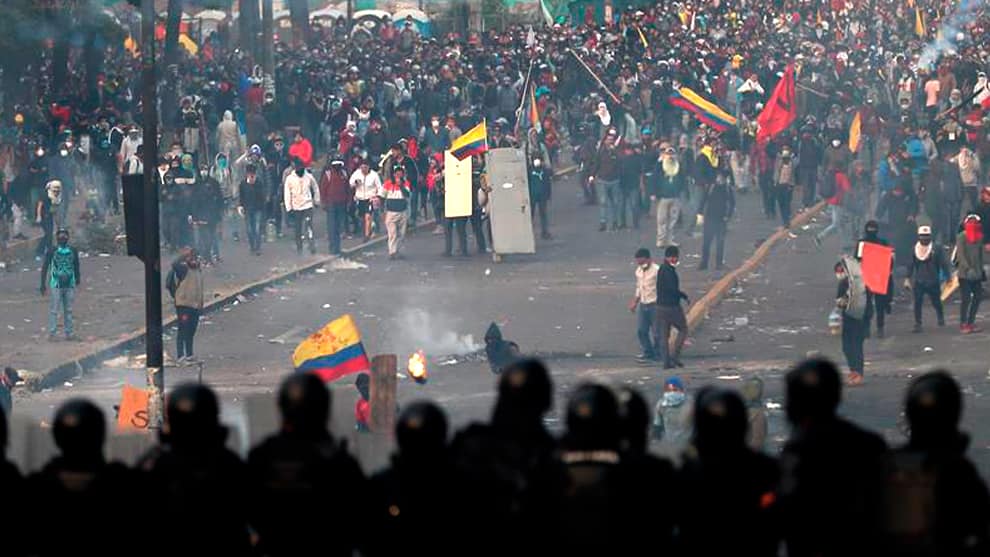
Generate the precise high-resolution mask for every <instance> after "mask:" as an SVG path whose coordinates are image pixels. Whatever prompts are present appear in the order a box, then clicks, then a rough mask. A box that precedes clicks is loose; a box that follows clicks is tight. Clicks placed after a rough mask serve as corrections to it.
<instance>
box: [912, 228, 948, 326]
mask: <svg viewBox="0 0 990 557" xmlns="http://www.w3.org/2000/svg"><path fill="white" fill-rule="evenodd" d="M949 274H950V272H949V265H948V263H947V262H946V257H945V251H944V250H943V249H942V248H941V247H940V246H936V245H935V243H934V242H933V241H932V228H931V227H930V226H919V227H918V242H917V243H916V244H915V245H914V254H913V256H912V259H911V275H910V278H911V289H912V290H913V291H914V328H913V329H912V332H915V333H920V332H921V305H922V303H923V302H924V300H925V296H928V297H929V298H930V299H931V301H932V306H933V307H934V308H935V317H936V319H937V320H938V326H939V327H944V326H945V316H944V315H943V312H942V288H941V287H942V276H945V277H948V276H949Z"/></svg>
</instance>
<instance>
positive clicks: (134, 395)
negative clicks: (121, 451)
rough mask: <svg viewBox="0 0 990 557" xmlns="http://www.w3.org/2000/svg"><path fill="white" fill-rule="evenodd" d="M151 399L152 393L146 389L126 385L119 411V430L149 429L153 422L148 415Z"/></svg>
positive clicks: (121, 395) (122, 392)
mask: <svg viewBox="0 0 990 557" xmlns="http://www.w3.org/2000/svg"><path fill="white" fill-rule="evenodd" d="M150 400H151V393H149V392H148V391H147V390H146V389H138V388H137V387H132V386H130V385H124V389H123V390H122V391H121V393H120V410H119V411H118V412H117V430H118V431H135V430H137V431H141V430H147V429H148V426H149V425H150V424H151V420H150V419H149V417H148V403H149V401H150Z"/></svg>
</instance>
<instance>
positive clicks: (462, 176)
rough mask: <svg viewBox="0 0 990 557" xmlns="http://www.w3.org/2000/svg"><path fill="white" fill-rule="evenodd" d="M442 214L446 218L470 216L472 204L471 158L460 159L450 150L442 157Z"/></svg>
mask: <svg viewBox="0 0 990 557" xmlns="http://www.w3.org/2000/svg"><path fill="white" fill-rule="evenodd" d="M443 187H444V198H443V216H444V217H446V218H456V217H470V216H471V211H472V208H473V205H472V203H471V196H472V195H474V189H473V188H472V187H471V158H470V157H468V158H466V159H464V160H462V161H459V160H457V157H455V156H454V155H452V154H451V153H450V151H447V152H446V153H444V159H443Z"/></svg>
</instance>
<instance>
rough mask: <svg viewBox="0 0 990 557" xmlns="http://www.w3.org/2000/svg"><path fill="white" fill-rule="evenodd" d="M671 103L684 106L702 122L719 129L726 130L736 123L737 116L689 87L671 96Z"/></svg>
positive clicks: (682, 88) (680, 106)
mask: <svg viewBox="0 0 990 557" xmlns="http://www.w3.org/2000/svg"><path fill="white" fill-rule="evenodd" d="M670 104H672V105H674V106H676V107H679V108H683V109H684V110H687V111H688V112H690V113H691V114H694V116H695V118H697V119H698V120H699V121H700V122H701V123H703V124H707V125H708V126H710V127H712V128H714V129H715V130H717V131H720V132H724V131H725V130H727V129H729V128H731V127H733V126H735V125H736V118H735V116H733V115H731V114H729V113H728V112H726V111H724V110H722V109H721V108H719V107H718V106H717V105H716V104H715V103H713V102H711V101H708V100H706V99H705V98H703V97H702V96H701V95H699V94H697V93H695V92H694V91H692V90H691V89H689V88H687V87H681V88H680V89H678V90H677V91H674V94H673V95H671V96H670Z"/></svg>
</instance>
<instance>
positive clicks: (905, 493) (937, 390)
mask: <svg viewBox="0 0 990 557" xmlns="http://www.w3.org/2000/svg"><path fill="white" fill-rule="evenodd" d="M962 410H963V396H962V392H961V390H960V389H959V385H958V384H957V383H956V381H955V380H954V379H953V378H952V376H950V375H949V374H948V373H946V372H944V371H933V372H930V373H926V374H924V375H922V376H920V377H918V378H916V379H915V380H914V381H912V382H911V385H910V386H909V387H908V390H907V396H906V401H905V414H906V415H907V421H908V425H909V427H910V438H909V440H908V442H907V444H906V445H905V446H904V447H901V448H899V449H897V450H896V451H894V452H893V453H892V454H891V455H890V456H889V457H888V458H887V462H886V467H885V469H884V482H883V507H882V511H881V514H880V521H879V526H880V532H881V536H882V541H883V551H882V553H883V554H884V555H892V556H902V555H904V556H907V555H957V556H960V557H966V556H976V555H986V554H987V552H988V551H990V527H988V524H990V492H988V491H987V486H986V484H985V483H984V481H983V480H982V479H981V478H980V474H979V472H978V471H977V470H976V467H974V466H973V463H972V462H971V461H970V460H969V459H968V458H967V457H966V448H967V446H968V445H969V436H968V435H966V434H965V433H963V432H961V431H960V430H959V421H960V418H961V416H962Z"/></svg>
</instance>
